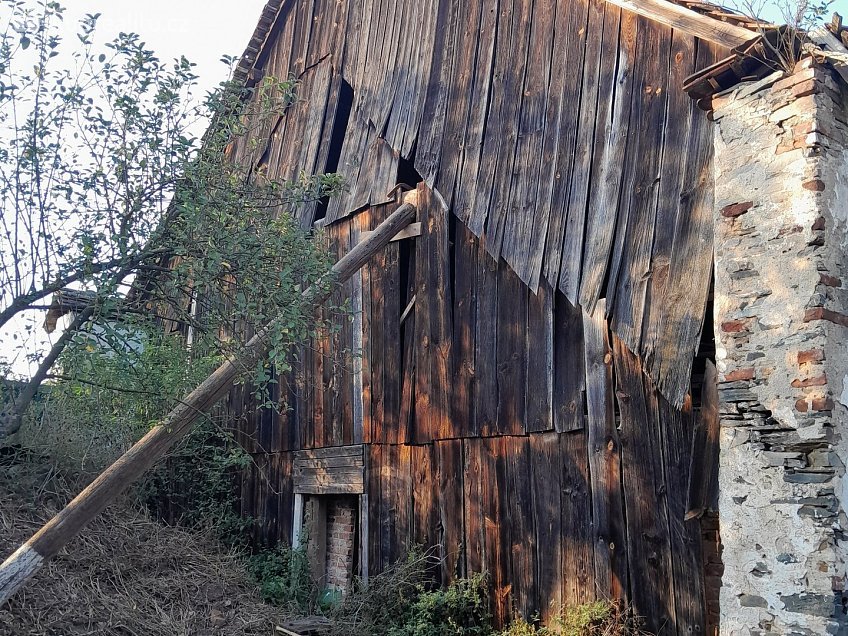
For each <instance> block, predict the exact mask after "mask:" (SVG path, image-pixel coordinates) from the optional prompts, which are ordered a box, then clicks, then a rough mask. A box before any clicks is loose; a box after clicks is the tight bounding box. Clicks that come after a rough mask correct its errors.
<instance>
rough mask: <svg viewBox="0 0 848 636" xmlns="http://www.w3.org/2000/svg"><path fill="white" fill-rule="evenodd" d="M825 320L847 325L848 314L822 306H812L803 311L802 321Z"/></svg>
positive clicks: (843, 325)
mask: <svg viewBox="0 0 848 636" xmlns="http://www.w3.org/2000/svg"><path fill="white" fill-rule="evenodd" d="M813 320H827V321H828V322H832V323H833V324H835V325H840V326H842V327H848V316H846V315H845V314H840V313H839V312H836V311H833V310H831V309H825V308H824V307H812V308H811V309H808V310H807V311H806V312H805V313H804V322H811V321H813Z"/></svg>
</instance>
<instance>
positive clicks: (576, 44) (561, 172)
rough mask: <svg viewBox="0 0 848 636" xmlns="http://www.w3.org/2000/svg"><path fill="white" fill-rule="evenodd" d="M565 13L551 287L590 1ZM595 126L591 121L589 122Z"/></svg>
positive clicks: (548, 267)
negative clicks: (565, 42)
mask: <svg viewBox="0 0 848 636" xmlns="http://www.w3.org/2000/svg"><path fill="white" fill-rule="evenodd" d="M566 11H567V24H566V27H565V29H566V37H567V38H568V40H567V44H566V47H565V48H564V49H561V50H560V51H557V52H556V53H558V54H559V55H561V56H564V57H565V59H564V60H563V59H560V60H557V59H555V60H554V65H555V66H556V65H557V64H564V65H565V66H566V71H565V73H566V78H565V81H564V82H563V94H562V98H561V101H562V107H561V108H562V110H561V117H560V121H559V131H558V132H557V134H558V135H559V136H560V139H559V141H558V143H557V153H556V157H555V162H554V165H555V166H556V168H555V170H556V172H555V173H554V174H553V175H552V176H553V177H554V181H553V189H552V192H551V198H550V206H551V212H550V219H549V222H548V232H547V239H546V241H547V244H546V245H545V259H544V270H543V274H544V276H545V278H546V279H547V281H548V282H549V283H550V284H551V287H556V286H557V284H558V282H559V273H560V265H561V263H562V246H563V241H564V240H565V230H566V220H567V217H568V209H567V203H568V189H569V184H570V182H571V172H572V170H573V167H574V152H575V148H576V144H577V133H578V130H579V128H580V126H581V125H584V124H585V123H586V121H584V120H583V113H582V111H581V103H580V98H581V94H580V91H581V88H582V85H581V82H579V81H574V78H578V77H582V73H583V56H584V51H585V46H586V36H587V32H586V27H587V21H588V18H589V0H574V2H569V3H568V7H567V9H566ZM592 125H594V122H592Z"/></svg>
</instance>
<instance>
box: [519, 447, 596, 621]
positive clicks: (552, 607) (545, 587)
mask: <svg viewBox="0 0 848 636" xmlns="http://www.w3.org/2000/svg"><path fill="white" fill-rule="evenodd" d="M559 438H560V436H559V435H558V434H557V433H542V434H536V435H530V456H531V458H532V460H531V463H532V479H533V482H532V487H531V501H532V504H533V527H534V528H535V533H536V541H535V545H536V549H537V558H536V572H535V577H536V592H537V599H538V601H537V604H536V606H537V607H538V609H539V616H540V618H541V619H542V622H543V623H545V624H550V622H551V619H552V618H554V617H555V616H556V615H557V612H558V611H559V609H560V608H561V607H562V601H563V599H562V588H563V585H564V583H565V581H564V580H563V574H564V571H563V558H564V556H565V555H564V554H563V527H562V523H561V522H562V513H563V502H561V501H560V495H561V494H562V493H563V492H564V490H563V484H562V477H563V472H564V471H565V470H567V467H565V468H564V466H567V465H565V464H564V462H563V458H562V454H561V452H560V441H559ZM586 520H587V519H584V520H583V524H582V525H583V526H584V527H587V528H588V527H589V525H590V524H588V523H585V521H586ZM579 528H580V526H579V525H578V526H576V527H575V528H574V529H573V530H575V531H576V530H579ZM569 530H572V529H571V528H569Z"/></svg>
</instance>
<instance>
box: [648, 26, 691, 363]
mask: <svg viewBox="0 0 848 636" xmlns="http://www.w3.org/2000/svg"><path fill="white" fill-rule="evenodd" d="M669 60H670V66H669V77H668V96H667V99H668V109H667V114H666V117H665V124H664V125H665V138H664V143H663V151H662V164H661V166H660V172H659V174H660V182H659V193H658V195H657V216H656V223H655V227H654V246H653V249H652V251H651V276H650V278H649V280H648V288H647V291H646V297H645V316H644V320H643V323H642V342H641V354H642V360H643V361H644V363H645V367H646V368H647V369H649V370H650V368H651V366H652V361H653V357H654V349H655V348H656V346H657V339H658V338H659V337H660V333H661V332H662V326H663V322H664V319H665V312H666V310H667V307H666V305H665V302H664V296H665V290H666V285H667V283H668V275H669V264H670V261H671V250H672V246H673V245H674V234H675V228H676V226H677V213H678V210H679V209H680V192H681V190H682V189H683V169H684V167H685V166H686V154H687V152H688V149H687V148H685V147H684V146H683V143H682V140H684V139H688V137H689V126H690V123H691V121H692V114H693V113H692V110H693V108H695V104H694V102H693V101H692V99H690V98H689V96H688V95H686V94H685V93H684V92H683V91H682V90H679V87H680V86H682V85H683V80H684V79H685V78H686V77H688V76H689V75H691V74H692V73H693V72H694V70H695V39H694V38H693V37H691V36H689V35H686V34H684V33H681V32H679V31H675V32H674V33H672V42H671V55H670V57H669ZM699 116H700V115H699Z"/></svg>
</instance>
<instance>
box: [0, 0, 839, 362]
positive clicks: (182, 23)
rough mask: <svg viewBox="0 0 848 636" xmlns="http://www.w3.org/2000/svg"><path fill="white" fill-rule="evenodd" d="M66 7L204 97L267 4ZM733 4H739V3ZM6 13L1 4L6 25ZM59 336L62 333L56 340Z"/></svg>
mask: <svg viewBox="0 0 848 636" xmlns="http://www.w3.org/2000/svg"><path fill="white" fill-rule="evenodd" d="M786 1H787V0H779V2H786ZM788 1H789V2H797V1H798V0H788ZM62 4H63V5H64V6H65V7H66V8H67V14H66V19H65V24H66V26H67V28H68V35H70V36H72V35H73V33H74V29H75V26H76V24H77V21H78V19H79V18H80V17H82V16H83V15H84V14H86V13H100V14H102V15H101V17H100V20H99V23H98V29H97V33H98V34H99V39H100V40H101V41H106V40H109V39H111V38H113V37H114V36H115V35H117V33H118V32H119V31H124V32H134V33H138V34H139V35H140V36H141V37H142V39H144V40H145V41H146V42H147V44H148V46H149V48H151V49H152V50H153V51H155V52H156V53H157V55H158V56H159V57H160V58H162V59H170V58H178V57H179V56H181V55H184V56H185V57H186V58H188V59H189V60H191V61H192V62H194V63H196V64H197V67H196V73H197V75H198V76H199V80H198V82H199V90H198V93H197V94H198V95H203V94H204V93H205V92H206V91H207V90H209V89H211V88H213V87H214V86H215V85H217V84H218V83H219V82H220V81H222V80H224V79H226V76H227V72H228V71H227V68H226V66H225V65H224V64H222V63H221V62H220V59H221V56H222V55H225V54H226V55H240V54H241V53H242V52H243V51H244V48H245V46H246V45H247V42H248V41H249V39H250V36H251V35H252V33H253V29H254V27H255V26H256V22H257V21H258V19H259V15H260V13H261V11H262V7H263V6H264V4H265V0H144V1H142V2H139V1H138V0H64V1H63V2H62ZM727 4H728V5H733V4H734V3H733V0H729V1H728V2H727ZM750 5H753V6H755V7H759V6H762V11H761V12H760V15H761V17H763V18H765V19H768V20H771V21H774V22H782V19H781V12H780V10H779V9H778V3H775V2H773V1H771V2H764V1H763V0H741V1H737V2H736V6H750ZM3 11H4V8H3V6H2V5H0V22H2V21H3ZM833 11H838V12H839V13H841V14H842V15H843V16H846V19H848V0H837V1H836V2H834V3H833V4H832V5H831V6H830V7H829V9H828V15H830V14H831V13H832V12H833ZM42 321H43V313H41V312H29V315H25V316H21V317H20V318H19V319H18V320H16V321H14V323H13V324H11V325H8V326H7V327H8V328H7V329H6V330H5V333H0V361H2V359H4V358H5V359H6V360H7V361H9V362H11V363H12V368H13V372H14V373H15V374H16V375H27V374H28V372H29V371H30V369H31V368H32V369H33V370H34V366H31V363H29V362H27V360H26V356H25V355H24V354H25V353H26V352H27V351H44V350H46V348H47V347H48V345H49V342H50V336H48V335H47V334H46V333H45V332H44V331H43V329H41V323H42ZM27 325H29V329H27V328H26V326H27ZM58 335H59V332H58V331H56V332H54V334H53V336H52V337H53V338H55V337H58ZM22 344H23V346H21V345H22Z"/></svg>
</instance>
